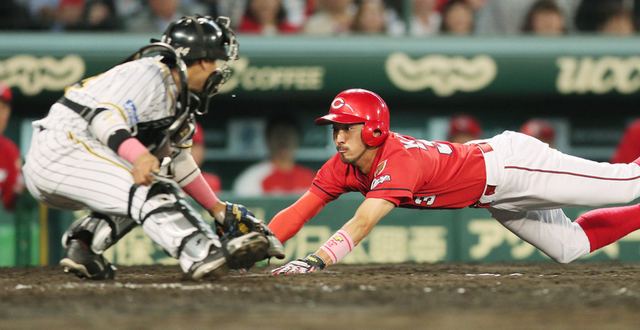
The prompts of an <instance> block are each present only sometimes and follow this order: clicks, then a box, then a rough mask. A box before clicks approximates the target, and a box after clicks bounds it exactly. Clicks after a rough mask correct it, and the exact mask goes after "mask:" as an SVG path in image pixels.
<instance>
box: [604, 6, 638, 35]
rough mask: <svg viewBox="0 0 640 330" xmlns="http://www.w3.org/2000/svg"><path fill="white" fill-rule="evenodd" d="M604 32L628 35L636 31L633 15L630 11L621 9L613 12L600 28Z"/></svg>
mask: <svg viewBox="0 0 640 330" xmlns="http://www.w3.org/2000/svg"><path fill="white" fill-rule="evenodd" d="M598 31H599V32H600V33H602V34H609V35H621V36H628V35H632V34H634V33H635V26H634V24H633V16H632V15H631V12H630V11H626V10H621V11H617V12H613V13H611V15H610V16H609V17H608V18H607V20H606V21H605V22H604V24H602V26H601V27H600V28H599V29H598Z"/></svg>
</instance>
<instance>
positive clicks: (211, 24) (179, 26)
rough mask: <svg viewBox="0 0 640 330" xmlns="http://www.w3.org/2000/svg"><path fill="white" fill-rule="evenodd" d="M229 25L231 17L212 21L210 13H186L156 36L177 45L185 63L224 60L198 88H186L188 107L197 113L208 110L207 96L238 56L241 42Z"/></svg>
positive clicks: (217, 86)
mask: <svg viewBox="0 0 640 330" xmlns="http://www.w3.org/2000/svg"><path fill="white" fill-rule="evenodd" d="M230 25H231V21H230V20H229V18H228V17H224V16H220V17H218V18H217V19H215V21H214V19H213V17H211V16H200V15H197V16H187V17H183V18H181V19H179V20H177V21H174V22H173V23H171V24H170V25H169V27H167V30H166V31H165V32H164V33H163V35H162V38H161V39H160V40H159V41H160V42H164V43H166V44H169V45H171V46H172V47H173V48H174V49H176V52H177V53H178V54H179V55H180V56H181V58H182V60H183V61H184V62H185V63H186V65H187V66H191V65H193V64H194V63H195V62H196V61H199V60H205V61H220V62H223V63H218V69H216V70H215V71H214V72H213V73H211V74H210V75H209V77H208V78H207V80H206V81H205V83H204V86H203V88H202V90H201V91H199V92H196V91H190V92H189V98H190V102H191V103H192V104H191V109H193V111H194V112H195V113H197V114H199V115H201V114H205V113H207V112H208V110H209V100H210V99H211V97H212V96H214V95H215V94H217V93H218V91H219V89H220V86H221V85H222V84H224V83H225V82H226V81H227V80H228V79H229V77H230V76H231V72H232V70H231V64H232V63H233V61H235V60H237V59H238V57H239V55H238V54H239V47H240V45H239V44H238V41H237V39H236V35H235V33H234V32H233V30H232V29H231V27H230ZM151 41H152V42H157V40H153V39H152V40H151ZM203 101H204V102H203ZM202 103H204V104H202Z"/></svg>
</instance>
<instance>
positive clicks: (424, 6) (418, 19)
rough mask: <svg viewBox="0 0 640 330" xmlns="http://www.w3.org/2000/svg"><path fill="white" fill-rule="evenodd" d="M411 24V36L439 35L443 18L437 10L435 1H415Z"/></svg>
mask: <svg viewBox="0 0 640 330" xmlns="http://www.w3.org/2000/svg"><path fill="white" fill-rule="evenodd" d="M410 24H411V26H410V27H409V35H412V36H418V37H423V36H429V35H434V34H438V32H439V30H440V26H441V25H442V17H441V16H440V13H439V12H438V11H437V10H436V7H435V0H413V17H412V18H411V23H410Z"/></svg>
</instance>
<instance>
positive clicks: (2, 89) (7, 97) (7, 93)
mask: <svg viewBox="0 0 640 330" xmlns="http://www.w3.org/2000/svg"><path fill="white" fill-rule="evenodd" d="M12 98H13V97H12V94H11V88H9V86H7V85H5V84H3V83H2V82H0V101H4V102H6V103H7V104H11V99H12Z"/></svg>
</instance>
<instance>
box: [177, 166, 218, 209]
mask: <svg viewBox="0 0 640 330" xmlns="http://www.w3.org/2000/svg"><path fill="white" fill-rule="evenodd" d="M182 190H184V191H185V192H186V193H187V194H189V196H191V197H193V199H195V200H196V202H198V204H200V205H202V207H204V208H205V210H210V209H211V208H213V206H214V205H216V203H217V202H218V196H216V194H215V193H214V192H213V190H211V187H209V185H208V184H207V181H206V180H205V179H204V177H203V176H202V173H200V174H199V175H198V176H197V177H196V178H195V179H193V181H191V182H189V183H188V184H187V185H186V186H184V187H182Z"/></svg>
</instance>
